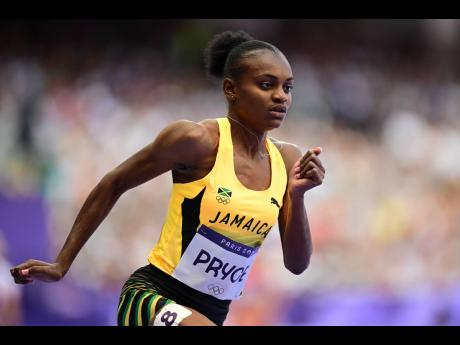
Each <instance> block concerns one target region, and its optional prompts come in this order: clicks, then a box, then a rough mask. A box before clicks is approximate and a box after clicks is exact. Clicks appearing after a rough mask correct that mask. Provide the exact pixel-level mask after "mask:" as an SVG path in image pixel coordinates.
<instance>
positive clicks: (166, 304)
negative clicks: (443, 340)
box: [117, 286, 215, 326]
mask: <svg viewBox="0 0 460 345" xmlns="http://www.w3.org/2000/svg"><path fill="white" fill-rule="evenodd" d="M117 324H118V326H173V325H175V326H215V323H214V322H212V321H211V320H209V319H208V318H207V317H206V316H204V315H203V314H202V313H200V312H198V311H196V310H194V309H192V308H189V307H185V306H182V305H179V304H177V303H176V302H175V301H173V300H171V299H169V298H166V297H163V296H162V295H160V294H159V293H158V292H157V291H155V290H152V289H145V288H143V287H134V286H133V287H131V288H127V289H125V290H124V291H123V293H122V294H121V296H120V300H119V303H118V313H117Z"/></svg>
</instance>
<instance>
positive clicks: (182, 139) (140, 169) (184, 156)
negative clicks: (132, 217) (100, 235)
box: [11, 121, 212, 283]
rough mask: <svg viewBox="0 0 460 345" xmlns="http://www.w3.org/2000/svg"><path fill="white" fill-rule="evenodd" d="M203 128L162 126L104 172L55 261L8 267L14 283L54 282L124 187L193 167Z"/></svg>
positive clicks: (205, 150)
mask: <svg viewBox="0 0 460 345" xmlns="http://www.w3.org/2000/svg"><path fill="white" fill-rule="evenodd" d="M207 134H208V133H207V129H206V128H205V127H204V126H202V125H200V124H197V123H194V122H191V121H178V122H175V123H173V124H171V125H170V126H168V127H167V128H165V129H164V130H163V131H162V132H161V133H160V134H159V135H158V137H157V138H156V139H155V140H154V141H153V142H152V143H151V144H149V145H147V146H146V147H145V148H143V149H142V150H140V151H139V152H137V153H135V154H134V155H133V156H131V157H130V158H129V159H127V160H126V161H124V162H123V163H122V164H120V165H119V166H117V167H116V168H115V169H113V170H112V171H110V172H109V173H107V174H106V175H105V176H104V177H103V178H102V179H101V181H100V182H99V183H98V184H97V185H96V186H95V187H94V189H93V190H92V191H91V192H90V194H89V196H88V198H87V199H86V201H85V202H84V204H83V206H82V208H81V210H80V212H79V213H78V215H77V217H76V219H75V222H74V224H73V226H72V229H71V230H70V233H69V235H68V237H67V239H66V241H65V243H64V245H63V247H62V249H61V251H60V252H59V254H58V255H57V257H56V260H55V263H53V264H48V263H46V262H42V261H38V260H28V261H27V262H25V263H23V264H21V265H18V266H16V267H15V268H13V269H12V270H11V273H12V275H13V276H14V277H15V281H16V282H17V283H29V282H31V281H32V280H33V279H39V280H42V281H56V280H59V279H61V278H62V277H63V276H64V275H65V274H66V272H67V271H68V270H69V268H70V265H71V264H72V262H73V261H74V260H75V258H76V256H77V255H78V253H79V252H80V250H81V248H82V247H83V245H84V244H85V243H86V241H87V240H88V239H89V238H90V237H91V235H92V234H93V233H94V231H95V230H96V229H97V227H98V226H99V224H100V223H101V222H102V221H103V220H104V219H105V218H106V217H107V215H108V214H109V212H110V210H111V209H112V208H113V206H114V205H115V203H116V201H117V200H118V199H119V198H120V196H121V195H122V194H123V193H124V192H126V191H127V190H129V189H131V188H134V187H136V186H138V185H140V184H142V183H145V182H147V181H149V180H151V179H153V178H155V177H156V176H159V175H161V174H163V173H165V172H167V171H169V170H174V169H175V168H177V167H179V166H184V165H185V166H193V164H194V162H196V161H199V160H200V159H201V158H205V157H207V155H209V154H210V152H211V150H212V144H210V142H209V141H210V139H209V135H207Z"/></svg>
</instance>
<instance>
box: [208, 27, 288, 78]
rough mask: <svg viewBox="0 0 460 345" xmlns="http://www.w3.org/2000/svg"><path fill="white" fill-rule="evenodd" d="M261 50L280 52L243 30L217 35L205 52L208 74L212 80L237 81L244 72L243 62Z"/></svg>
mask: <svg viewBox="0 0 460 345" xmlns="http://www.w3.org/2000/svg"><path fill="white" fill-rule="evenodd" d="M260 49H269V50H271V51H272V52H274V53H278V52H279V50H278V48H276V47H275V46H273V45H272V44H270V43H267V42H264V41H259V40H256V39H254V38H253V37H252V36H251V35H249V34H248V33H246V32H245V31H243V30H240V31H237V32H234V31H224V32H222V33H220V34H217V35H215V36H214V38H213V39H212V40H211V41H210V42H209V44H208V46H207V47H206V49H205V51H204V59H205V67H206V74H207V76H208V77H209V78H210V79H211V80H213V79H214V78H217V79H222V78H224V77H231V78H233V79H236V80H237V79H238V78H239V76H240V75H241V74H242V73H243V72H244V66H243V64H242V63H241V60H242V59H243V58H246V57H248V56H250V55H251V52H252V51H255V50H260Z"/></svg>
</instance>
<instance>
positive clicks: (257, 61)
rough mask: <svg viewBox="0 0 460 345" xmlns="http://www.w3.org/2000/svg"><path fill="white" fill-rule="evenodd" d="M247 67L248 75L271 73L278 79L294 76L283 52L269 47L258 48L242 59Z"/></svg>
mask: <svg viewBox="0 0 460 345" xmlns="http://www.w3.org/2000/svg"><path fill="white" fill-rule="evenodd" d="M242 63H243V65H245V67H246V72H247V76H248V77H257V76H258V75H263V74H270V75H273V76H275V77H277V78H278V79H282V80H284V79H289V78H292V70H291V65H290V64H289V62H288V61H287V59H286V57H285V56H284V55H283V54H281V53H275V52H272V51H271V50H268V49H263V50H257V51H255V52H253V53H252V54H250V55H249V56H248V57H246V58H244V59H243V61H242Z"/></svg>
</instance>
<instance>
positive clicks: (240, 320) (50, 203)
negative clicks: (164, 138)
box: [0, 29, 460, 325]
mask: <svg viewBox="0 0 460 345" xmlns="http://www.w3.org/2000/svg"><path fill="white" fill-rule="evenodd" d="M209 30H210V29H209ZM272 35H274V34H272ZM273 37H276V36H273ZM178 41H179V42H180V40H178ZM288 41H289V42H288V43H286V44H285V46H286V48H285V49H284V52H285V54H286V55H287V57H288V59H289V60H290V62H291V65H292V68H293V72H294V79H295V86H294V91H293V105H292V108H291V110H290V112H289V114H288V117H287V119H286V120H285V122H284V123H283V126H282V127H281V128H279V129H277V130H275V131H273V133H270V135H271V136H273V137H275V138H277V139H280V140H285V141H288V142H292V143H295V144H297V145H298V146H299V147H300V148H301V149H302V150H303V151H305V150H307V149H309V148H311V147H314V146H321V147H323V153H322V154H321V156H320V158H321V160H322V162H323V164H324V166H325V167H326V169H327V174H326V178H325V181H324V184H323V185H322V186H320V187H318V188H315V189H314V190H312V191H310V192H308V193H307V194H306V196H305V203H306V207H307V212H308V216H309V221H310V226H311V231H312V237H313V245H314V253H313V257H312V260H311V263H310V267H309V268H308V270H307V271H306V272H305V273H304V274H302V275H300V276H294V275H292V274H291V273H289V272H288V271H287V270H286V269H285V268H284V267H283V260H282V253H281V245H280V239H279V234H278V230H277V228H274V230H273V231H272V234H270V236H269V237H268V238H267V240H266V242H265V243H264V245H263V247H262V250H261V252H260V253H259V257H258V259H257V260H256V263H255V266H254V268H253V271H252V272H251V275H250V279H249V280H248V283H247V286H246V289H245V293H244V295H243V297H242V299H241V300H239V301H236V302H235V303H233V304H232V307H231V312H230V315H229V318H228V321H227V324H230V325H231V324H240V325H241V324H242V325H257V324H260V325H273V324H278V325H287V324H354V323H356V324H365V323H366V322H367V323H369V324H372V323H373V322H374V323H375V324H391V323H393V324H398V322H399V323H400V324H410V323H419V324H457V325H458V324H460V268H459V263H460V231H459V225H458V224H460V212H459V211H458V210H460V162H459V152H460V78H459V74H458V70H456V68H457V66H456V65H455V64H454V63H453V62H452V59H449V58H447V56H449V54H453V53H452V47H450V46H449V45H447V44H446V45H444V46H443V47H439V46H436V47H434V48H433V49H428V48H427V47H424V46H422V48H419V50H417V51H415V52H411V54H409V55H410V56H409V57H408V56H406V55H405V54H404V52H399V53H398V51H397V49H396V48H395V49H394V50H393V49H389V48H388V49H387V50H385V49H382V50H379V49H375V48H372V49H371V48H369V47H367V48H362V47H361V48H353V49H351V48H350V49H348V50H347V51H346V52H343V54H340V51H338V50H339V49H335V50H334V49H333V48H331V47H329V48H327V49H326V48H325V47H318V49H317V50H315V49H313V48H312V47H311V46H303V47H298V49H294V48H293V47H291V46H290V45H289V44H291V45H295V37H291V38H290V40H288ZM273 43H274V44H275V45H278V44H277V41H276V40H273ZM334 43H336V44H337V46H340V42H338V41H337V40H333V39H332V38H331V42H330V44H331V45H332V46H333V45H334ZM427 45H428V43H427ZM289 47H291V48H289ZM430 47H431V46H430ZM280 48H283V47H280ZM289 49H291V50H289ZM183 51H186V49H183ZM79 54H80V55H81V56H85V57H86V59H89V60H91V61H90V63H85V64H81V65H79V68H77V69H76V70H77V71H78V73H76V72H75V71H74V72H71V71H69V70H66V67H65V66H67V65H66V63H69V61H74V60H75V59H76V58H75V56H72V52H71V51H70V50H62V51H58V52H56V54H55V55H53V59H54V60H53V61H52V63H50V61H49V60H44V59H43V58H41V57H40V56H38V57H37V56H33V55H31V56H14V55H8V54H4V55H1V54H0V59H1V60H0V171H1V175H0V195H2V196H3V198H4V199H5V200H8V199H15V198H27V197H29V196H37V195H38V196H40V197H41V198H43V200H44V202H45V205H46V212H45V214H44V217H45V218H46V224H47V227H46V234H47V235H48V236H49V248H48V253H49V257H50V258H54V257H55V255H56V254H57V252H58V251H59V249H60V248H61V246H62V245H63V243H64V241H65V238H66V236H67V235H68V233H69V231H70V228H71V226H72V224H73V221H74V220H75V217H76V215H77V213H78V211H79V209H80V208H81V206H82V204H83V202H84V200H85V199H86V197H87V196H88V194H89V192H90V191H91V189H92V188H93V187H94V186H95V185H96V184H97V183H98V181H99V180H100V179H101V178H102V177H103V176H104V174H106V173H107V172H108V171H110V170H111V169H113V168H114V167H115V166H117V165H118V164H120V163H121V162H122V161H123V160H125V159H126V158H128V157H129V156H130V155H132V154H133V153H135V152H136V151H137V150H139V149H141V148H142V147H144V146H145V145H147V144H148V143H149V142H151V141H152V140H153V139H154V138H155V137H156V135H157V134H158V133H159V132H160V131H161V130H162V129H163V128H164V127H165V126H166V125H168V124H169V123H171V122H173V121H175V120H178V119H189V120H193V121H199V120H202V119H205V118H214V117H221V116H225V111H226V105H225V100H224V98H223V96H222V93H221V91H220V88H219V86H218V85H217V86H216V85H213V84H212V83H210V82H208V81H206V79H205V76H204V70H203V68H202V65H200V64H198V65H196V66H194V65H188V66H187V68H178V67H177V65H175V64H174V63H173V62H171V60H168V56H164V55H162V54H161V51H155V49H153V48H152V49H151V50H149V51H146V52H144V53H143V54H131V55H126V56H123V57H113V56H109V57H108V56H107V55H104V54H92V53H91V52H87V53H86V54H83V53H82V52H79ZM80 55H77V56H80ZM88 56H89V57H88ZM169 57H170V56H169ZM443 61H444V63H443ZM171 183H172V179H171V176H170V174H164V175H162V176H160V177H158V178H157V179H155V180H153V181H150V182H148V183H146V184H144V185H142V186H139V187H138V188H136V189H134V190H131V191H129V192H127V193H126V194H125V195H124V196H123V197H122V198H121V199H120V200H119V201H118V203H117V204H116V206H115V207H114V208H113V210H112V212H111V213H110V214H109V216H108V217H107V218H106V220H105V221H104V222H103V223H102V224H101V225H100V227H99V229H98V230H97V232H96V233H95V234H94V235H93V236H92V237H91V239H90V240H89V241H88V242H87V244H86V245H85V247H84V249H83V250H82V251H81V253H80V255H79V256H78V257H77V259H76V260H75V262H74V264H73V266H72V268H71V270H70V271H69V272H68V275H67V276H66V278H65V280H66V281H67V282H66V283H65V284H64V283H63V282H61V283H58V284H62V286H64V287H66V288H67V290H65V291H67V292H68V294H71V291H74V290H72V289H75V286H78V287H81V288H82V289H85V291H90V292H91V293H94V294H95V296H112V299H110V298H109V300H110V303H112V304H114V303H115V304H116V303H117V298H118V293H119V291H120V288H121V285H122V284H123V282H124V281H125V280H126V279H127V277H128V276H129V275H130V274H131V273H132V271H134V270H135V269H136V268H138V267H140V266H142V265H145V264H146V262H147V261H146V258H147V256H148V253H149V251H150V249H151V248H152V247H153V245H154V244H155V242H156V241H157V240H158V238H159V234H160V230H161V226H162V223H163V219H164V217H165V215H166V210H167V204H168V200H169V195H170V190H171ZM0 207H1V204H0ZM1 231H2V225H1V223H0V234H1ZM24 231H26V229H24ZM27 231H33V229H27ZM17 236H18V237H22V236H24V238H23V241H27V235H25V234H20V233H18V234H17ZM1 244H2V246H0V258H1V260H2V261H1V262H0V266H1V267H2V269H1V271H0V296H1V297H0V324H27V322H26V321H24V320H23V321H21V310H22V311H24V312H25V313H26V312H27V310H28V308H32V306H30V305H29V304H27V303H30V301H29V300H28V299H25V300H23V301H22V302H21V297H20V296H21V293H23V289H24V288H23V287H18V286H16V285H14V284H13V281H12V279H11V278H10V277H9V276H8V274H7V273H5V272H4V271H5V269H6V268H8V267H9V266H11V265H14V264H18V262H11V260H12V259H11V257H9V256H8V242H6V241H2V242H1ZM23 255H24V256H25V257H27V253H23ZM27 258H28V257H27ZM36 259H44V258H36ZM4 267H5V269H4ZM66 284H67V285H66ZM35 286H37V284H36V285H35ZM31 288H34V287H33V286H32V287H26V288H25V289H29V290H30V289H31ZM63 289H64V288H63ZM75 294H76V295H77V296H78V294H77V293H75ZM98 294H99V295H98ZM68 298H72V297H71V296H68ZM82 298H83V297H82ZM95 298H96V297H95ZM45 300H46V301H45V302H43V303H45V307H48V308H50V309H53V310H57V311H58V312H61V313H62V314H63V315H67V316H68V315H72V312H75V313H77V309H78V308H77V306H75V310H72V308H70V309H69V307H68V306H67V307H66V306H64V305H63V304H62V303H61V301H62V299H60V298H48V299H45ZM427 301H430V303H428V302H427ZM21 303H22V306H21V307H20V305H21ZM74 303H76V302H74ZM417 303H418V304H417ZM77 304H78V303H77ZM11 305H13V306H11ZM422 305H423V306H422ZM416 306H417V307H416ZM427 306H429V307H427ZM115 307H116V306H113V308H115ZM326 307H327V308H329V309H330V310H331V312H330V313H326V311H325V310H326ZM66 308H67V309H66ZM366 308H367V309H366ZM417 308H419V309H417ZM12 309H13V310H16V312H15V313H11V312H9V311H8V310H12ZM64 309H65V310H64ZM329 309H328V310H329ZM414 310H416V311H417V312H416V313H415V311H414ZM411 311H414V313H413V314H411ZM112 312H113V316H108V319H107V323H108V324H110V323H112V324H113V323H114V317H115V315H114V314H115V309H113V310H110V312H108V313H107V314H110V313H112ZM80 313H81V311H80ZM379 313H380V314H379ZM415 314H416V315H418V318H417V317H416V316H415ZM331 315H332V316H331ZM357 315H358V316H357ZM369 315H373V317H374V319H373V318H372V317H369ZM379 315H380V316H379ZM320 316H321V317H322V318H320ZM111 317H112V318H113V319H111ZM398 318H399V319H398ZM372 320H374V321H372ZM398 320H399V321H398Z"/></svg>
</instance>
